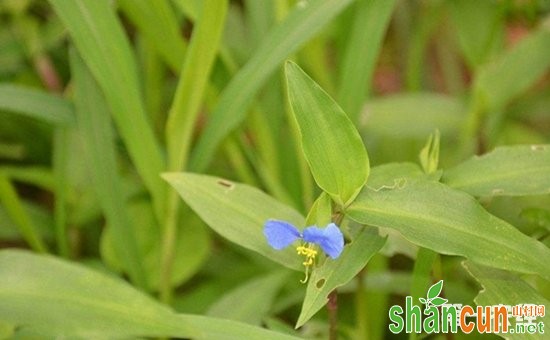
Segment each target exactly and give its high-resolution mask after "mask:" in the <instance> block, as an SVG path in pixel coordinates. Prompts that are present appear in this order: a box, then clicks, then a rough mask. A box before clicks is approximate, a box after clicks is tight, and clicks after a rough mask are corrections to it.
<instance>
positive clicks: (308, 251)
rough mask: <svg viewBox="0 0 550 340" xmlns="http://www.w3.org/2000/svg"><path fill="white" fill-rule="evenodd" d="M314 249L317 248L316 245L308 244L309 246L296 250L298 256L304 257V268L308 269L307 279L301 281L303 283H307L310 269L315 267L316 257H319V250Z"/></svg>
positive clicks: (299, 247)
mask: <svg viewBox="0 0 550 340" xmlns="http://www.w3.org/2000/svg"><path fill="white" fill-rule="evenodd" d="M313 247H315V245H314V244H312V243H308V244H307V246H304V245H301V246H298V247H297V248H296V251H297V253H298V255H304V256H305V257H306V258H305V261H304V262H302V264H303V265H304V267H305V268H306V277H305V278H304V279H303V280H300V282H302V283H306V282H307V279H308V277H309V267H311V266H312V265H313V263H314V262H315V256H317V250H315V249H314V248H313Z"/></svg>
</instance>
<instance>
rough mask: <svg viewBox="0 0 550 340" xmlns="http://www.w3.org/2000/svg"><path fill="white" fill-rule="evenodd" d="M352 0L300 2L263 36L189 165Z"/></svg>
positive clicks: (199, 162)
mask: <svg viewBox="0 0 550 340" xmlns="http://www.w3.org/2000/svg"><path fill="white" fill-rule="evenodd" d="M351 2H352V0H312V1H308V2H307V3H306V2H300V3H298V4H297V5H296V7H295V8H294V10H293V11H292V12H291V13H289V15H288V16H287V17H286V19H285V20H284V21H283V22H281V23H280V24H279V25H278V26H276V27H275V28H273V29H272V30H271V31H270V33H269V34H268V35H267V36H266V37H265V39H264V40H263V42H262V44H261V45H260V46H259V47H258V49H257V50H256V52H255V53H254V55H253V56H252V57H251V58H250V60H249V61H248V62H247V63H246V65H245V66H244V67H243V68H242V69H241V70H240V71H239V73H238V74H237V75H236V76H235V77H234V78H233V80H232V81H231V83H230V84H229V85H228V86H227V88H225V89H224V91H223V93H222V95H221V97H220V99H219V101H218V104H217V105H216V108H215V109H214V111H213V112H212V114H211V116H210V119H209V121H208V125H207V126H206V129H205V131H204V133H203V134H202V135H201V137H200V139H199V142H198V144H197V147H196V149H195V150H194V152H193V155H192V158H191V163H190V169H192V170H195V171H201V170H204V169H205V168H206V166H208V164H209V162H210V161H211V160H212V157H213V156H214V153H215V151H216V149H217V148H218V146H219V144H220V143H221V142H222V141H223V139H224V138H225V137H226V136H227V135H228V134H229V133H230V132H231V131H233V130H234V129H235V128H236V127H237V126H238V125H239V124H240V123H241V122H242V121H243V120H244V119H245V117H246V113H247V112H248V109H249V108H250V105H251V104H252V101H253V99H254V96H255V95H256V94H257V93H258V91H259V90H260V88H261V87H262V85H264V83H265V82H266V81H267V80H268V79H269V77H270V76H271V75H272V74H273V73H274V72H275V71H276V69H277V68H278V67H279V65H280V64H281V63H282V62H283V61H284V60H285V59H286V58H287V57H288V56H289V55H291V54H292V53H294V52H295V51H296V50H297V49H298V48H300V47H301V46H302V45H303V44H304V43H305V42H306V41H308V40H309V39H311V38H312V37H313V36H314V35H315V34H317V33H318V32H319V31H320V30H321V29H322V28H324V27H325V25H326V24H327V23H329V22H330V21H331V20H332V19H333V18H334V17H335V16H337V15H338V14H339V13H340V12H341V11H342V10H343V9H344V8H346V7H347V6H348V5H349V4H350V3H351Z"/></svg>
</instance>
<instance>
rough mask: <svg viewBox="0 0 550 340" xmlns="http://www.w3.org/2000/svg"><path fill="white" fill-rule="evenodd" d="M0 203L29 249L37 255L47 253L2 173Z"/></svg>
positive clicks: (0, 176)
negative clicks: (37, 253)
mask: <svg viewBox="0 0 550 340" xmlns="http://www.w3.org/2000/svg"><path fill="white" fill-rule="evenodd" d="M0 202H2V205H3V206H4V209H5V211H6V212H7V214H8V215H9V216H10V218H11V219H12V220H13V221H14V222H15V224H16V225H17V227H18V228H19V231H20V232H21V235H22V236H23V238H24V239H25V241H27V243H28V244H29V245H30V246H31V248H32V249H34V250H35V251H37V252H39V253H45V252H47V251H48V248H47V247H46V245H45V244H44V242H43V241H42V239H41V238H40V236H39V234H38V232H37V230H36V228H35V226H34V224H33V223H32V220H31V218H30V217H29V215H27V212H26V211H25V209H24V207H23V204H22V202H21V200H20V199H19V197H18V195H17V191H15V188H14V187H13V185H12V183H11V182H10V180H9V179H8V178H7V177H6V175H5V174H3V173H0Z"/></svg>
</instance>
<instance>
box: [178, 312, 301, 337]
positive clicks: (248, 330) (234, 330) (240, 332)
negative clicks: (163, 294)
mask: <svg viewBox="0 0 550 340" xmlns="http://www.w3.org/2000/svg"><path fill="white" fill-rule="evenodd" d="M177 316H178V318H179V319H180V320H181V321H182V322H186V323H189V324H191V325H193V326H194V327H196V328H199V329H200V330H201V335H200V336H197V339H210V340H217V339H224V340H242V339H247V340H298V339H301V338H297V337H294V336H291V335H287V334H282V333H275V332H272V331H268V330H265V329H263V328H259V327H254V326H252V325H248V324H245V323H240V322H236V321H232V320H225V319H218V318H213V317H206V316H202V315H189V314H180V315H177Z"/></svg>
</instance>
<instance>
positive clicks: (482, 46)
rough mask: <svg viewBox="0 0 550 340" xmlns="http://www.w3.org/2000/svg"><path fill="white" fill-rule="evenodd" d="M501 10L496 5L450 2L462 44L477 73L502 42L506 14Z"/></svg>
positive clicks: (469, 62) (452, 15)
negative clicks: (478, 68)
mask: <svg viewBox="0 0 550 340" xmlns="http://www.w3.org/2000/svg"><path fill="white" fill-rule="evenodd" d="M499 6H500V4H499V3H497V2H492V1H477V0H455V1H450V2H448V9H449V14H450V15H451V19H452V23H453V26H454V27H455V28H456V34H457V35H458V42H459V43H460V47H461V49H462V52H463V53H464V56H465V57H466V61H467V62H468V64H469V65H470V67H472V68H474V69H475V68H476V67H477V66H479V65H481V64H483V63H484V62H485V61H487V59H488V58H489V57H490V56H491V54H492V53H494V52H495V50H496V47H497V46H498V43H499V42H500V38H502V32H503V23H504V20H503V19H504V15H503V14H504V11H503V10H502V9H501V8H499Z"/></svg>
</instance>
